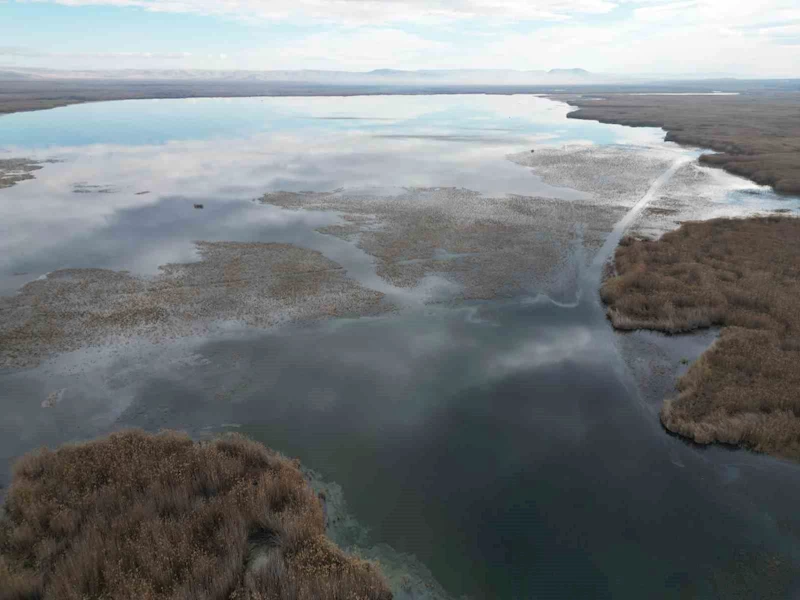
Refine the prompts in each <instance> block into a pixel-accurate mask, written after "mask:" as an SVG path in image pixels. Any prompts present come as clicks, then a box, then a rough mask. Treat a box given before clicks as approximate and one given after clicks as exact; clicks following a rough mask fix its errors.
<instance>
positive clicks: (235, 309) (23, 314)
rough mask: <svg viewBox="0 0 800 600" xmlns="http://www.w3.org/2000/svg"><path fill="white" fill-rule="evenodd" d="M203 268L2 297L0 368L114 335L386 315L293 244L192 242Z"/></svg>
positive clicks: (115, 275) (36, 286)
mask: <svg viewBox="0 0 800 600" xmlns="http://www.w3.org/2000/svg"><path fill="white" fill-rule="evenodd" d="M197 249H198V252H199V254H200V256H201V258H202V260H200V261H198V262H194V263H185V264H183V263H182V264H168V265H164V266H162V267H161V273H160V274H159V275H158V276H156V277H153V278H147V277H137V276H134V275H132V274H131V273H128V272H125V271H110V270H106V269H64V270H60V271H56V272H54V273H50V274H49V275H48V276H47V277H45V278H43V279H39V280H36V281H33V282H30V283H28V284H27V285H25V286H24V287H23V288H22V290H21V291H20V293H18V294H16V295H14V296H5V297H0V367H27V366H33V365H36V364H38V363H39V361H40V360H42V359H44V358H46V357H47V355H48V354H49V353H51V352H56V351H69V350H75V349H78V348H81V347H85V346H89V345H96V344H103V343H105V342H107V341H110V340H113V339H114V338H115V336H116V337H117V338H118V337H119V336H124V337H129V336H134V335H139V336H143V337H145V338H147V339H152V340H155V341H158V340H163V339H169V338H176V337H181V336H189V335H194V334H199V333H202V332H204V331H206V330H207V329H208V327H209V326H210V325H211V324H212V323H215V322H220V321H237V322H241V323H245V324H247V325H249V326H252V327H260V328H265V327H269V326H271V325H276V324H279V323H283V322H297V321H311V320H316V319H322V318H328V317H331V316H336V315H347V314H375V313H378V312H382V311H385V310H387V309H388V307H387V306H386V305H383V304H382V303H381V299H382V294H380V293H378V292H375V291H372V290H367V289H365V288H363V287H361V286H360V285H359V284H358V283H356V282H355V281H354V280H352V279H349V278H348V277H346V275H345V273H344V270H343V269H342V268H341V266H339V265H338V264H336V263H335V262H333V261H331V260H329V259H327V258H325V257H324V256H322V254H320V253H319V252H316V251H313V250H308V249H305V248H298V247H296V246H293V245H291V244H277V243H255V242H253V243H243V242H198V243H197Z"/></svg>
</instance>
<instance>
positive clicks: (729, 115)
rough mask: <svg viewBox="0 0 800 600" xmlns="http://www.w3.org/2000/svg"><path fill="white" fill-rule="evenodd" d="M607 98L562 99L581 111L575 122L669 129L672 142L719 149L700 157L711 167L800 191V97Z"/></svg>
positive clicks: (769, 95)
mask: <svg viewBox="0 0 800 600" xmlns="http://www.w3.org/2000/svg"><path fill="white" fill-rule="evenodd" d="M603 97H604V99H603V100H601V101H595V100H590V99H588V98H581V97H574V96H567V97H564V96H561V97H559V99H563V100H566V101H567V102H569V103H570V104H572V105H573V106H577V107H579V109H580V110H577V111H575V112H573V113H571V114H570V115H569V116H570V118H572V119H588V120H597V121H600V122H602V123H618V124H620V125H631V126H648V127H663V128H664V129H666V130H667V132H668V133H667V140H668V141H674V142H677V143H679V144H686V145H689V146H700V147H703V148H711V149H712V150H716V151H717V152H718V154H706V155H704V156H702V157H701V158H700V161H701V162H703V163H705V164H708V165H712V166H716V167H721V168H723V169H725V170H726V171H728V172H730V173H734V174H736V175H741V176H743V177H747V178H749V179H752V180H753V181H755V182H757V183H760V184H763V185H771V186H773V187H774V188H775V189H776V190H777V191H779V192H785V193H790V194H797V193H800V94H797V93H791V92H790V93H754V92H749V93H746V94H742V95H740V96H631V95H628V94H614V93H611V94H605V93H604V94H603Z"/></svg>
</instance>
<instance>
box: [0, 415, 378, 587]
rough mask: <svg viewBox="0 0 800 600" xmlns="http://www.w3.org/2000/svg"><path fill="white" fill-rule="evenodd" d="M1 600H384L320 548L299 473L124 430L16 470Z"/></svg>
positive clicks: (216, 446) (260, 459) (219, 446)
mask: <svg viewBox="0 0 800 600" xmlns="http://www.w3.org/2000/svg"><path fill="white" fill-rule="evenodd" d="M6 513H7V514H6V517H5V518H4V519H3V520H2V521H0V599H2V600H23V599H29V600H33V599H40V598H41V599H44V600H46V599H58V600H87V599H98V600H99V599H111V598H114V599H131V600H133V599H136V600H155V599H164V600H166V599H181V600H201V599H208V600H211V599H217V598H218V599H233V600H268V599H270V600H271V599H276V600H277V599H284V598H286V599H293V600H295V599H296V600H306V599H307V600H312V599H319V598H330V599H341V600H345V599H347V600H357V599H363V600H367V599H390V598H391V593H390V592H389V591H388V589H387V587H386V585H385V583H384V581H383V579H382V577H381V575H380V573H379V572H378V569H377V568H376V567H375V566H374V565H373V564H371V563H368V562H365V561H361V560H358V559H355V558H353V557H350V556H348V555H346V554H344V553H343V552H342V551H340V550H339V549H338V548H336V547H335V546H334V545H333V544H331V543H330V542H329V541H328V540H327V539H326V538H325V535H324V518H323V512H322V507H321V504H320V501H319V499H318V498H317V497H316V496H315V494H314V493H313V491H312V490H311V489H310V487H309V486H308V485H307V482H306V481H305V479H304V478H303V475H302V474H301V472H300V471H299V469H298V468H297V465H296V464H295V463H294V462H292V461H289V460H288V459H286V458H284V457H282V456H280V455H279V454H276V453H275V452H272V451H270V450H268V449H266V448H265V447H264V446H262V445H260V444H257V443H255V442H252V441H248V440H246V439H245V438H242V437H238V436H230V437H225V438H221V439H218V440H215V441H213V442H210V443H201V444H196V443H194V442H192V441H191V440H190V439H189V438H188V437H187V436H185V435H181V434H177V433H173V432H165V433H161V434H158V435H150V434H146V433H144V432H141V431H126V432H122V433H117V434H113V435H111V436H110V437H108V438H104V439H100V440H96V441H93V442H89V443H84V444H79V445H74V446H66V447H63V448H61V449H59V450H57V451H55V452H52V451H49V450H46V449H44V450H41V451H39V452H35V453H32V454H29V455H27V456H25V457H23V458H22V459H21V460H20V461H19V462H18V463H17V464H16V465H15V467H14V480H13V483H12V485H11V487H10V489H9V493H8V498H7V502H6Z"/></svg>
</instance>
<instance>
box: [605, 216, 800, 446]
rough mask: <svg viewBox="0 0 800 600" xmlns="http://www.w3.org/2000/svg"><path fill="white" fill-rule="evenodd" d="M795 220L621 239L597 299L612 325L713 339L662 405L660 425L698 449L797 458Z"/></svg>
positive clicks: (799, 343) (799, 358)
mask: <svg viewBox="0 0 800 600" xmlns="http://www.w3.org/2000/svg"><path fill="white" fill-rule="evenodd" d="M798 239H800V219H797V218H793V217H778V216H774V217H761V218H752V219H741V220H739V219H712V220H710V221H704V222H692V223H684V224H683V225H682V226H681V227H680V228H679V229H678V230H676V231H674V232H671V233H668V234H666V235H664V236H663V237H662V238H661V239H660V240H658V241H642V240H636V239H632V238H627V239H625V240H624V241H623V243H622V244H621V246H620V247H619V249H618V250H617V253H616V271H617V276H615V277H612V278H610V279H608V280H606V281H605V283H604V284H603V287H602V290H601V296H602V298H603V300H604V301H605V303H606V304H607V305H608V315H609V318H610V319H611V321H612V323H613V324H614V327H616V328H617V329H623V330H632V329H653V330H658V331H663V332H666V333H682V332H688V331H692V330H695V329H698V328H707V327H722V328H723V331H722V333H721V336H720V338H719V340H718V341H717V342H716V343H715V344H714V345H713V346H712V347H711V348H710V349H709V350H708V351H707V352H706V353H705V354H703V355H702V356H701V357H700V359H699V360H698V361H697V362H695V363H694V364H693V365H692V366H691V367H690V369H689V371H688V373H687V374H686V375H685V376H684V377H683V378H682V379H681V380H680V381H679V383H678V391H679V395H678V396H677V397H676V398H672V399H669V400H667V401H666V402H665V404H664V407H663V409H662V411H661V419H662V422H663V423H664V425H665V426H666V427H667V428H668V429H670V430H671V431H674V432H676V433H679V434H681V435H684V436H686V437H689V438H691V439H693V440H694V441H696V442H699V443H710V442H724V443H729V444H742V445H745V446H747V447H750V448H752V449H754V450H757V451H759V452H768V453H771V454H775V455H778V456H783V457H788V458H793V459H795V460H800V394H798V390H799V389H800V369H798V368H797V365H798V364H800V311H798V309H797V298H798V297H800V247H798V244H797V240H798Z"/></svg>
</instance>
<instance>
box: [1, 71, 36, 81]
mask: <svg viewBox="0 0 800 600" xmlns="http://www.w3.org/2000/svg"><path fill="white" fill-rule="evenodd" d="M24 79H34V76H33V75H32V74H30V73H20V72H17V71H0V81H20V80H24Z"/></svg>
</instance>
